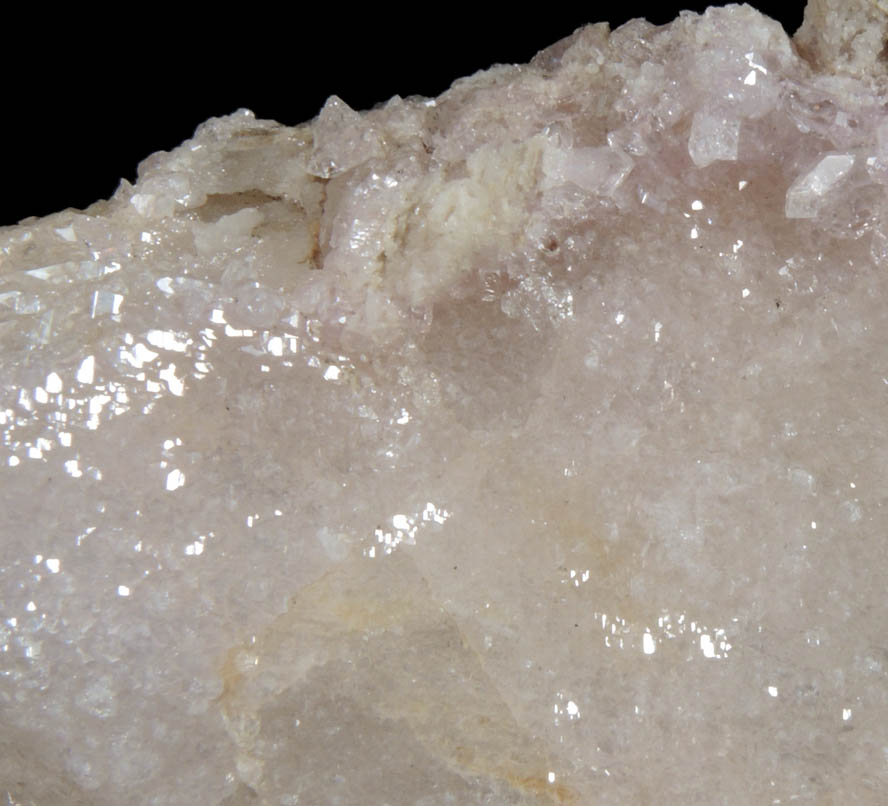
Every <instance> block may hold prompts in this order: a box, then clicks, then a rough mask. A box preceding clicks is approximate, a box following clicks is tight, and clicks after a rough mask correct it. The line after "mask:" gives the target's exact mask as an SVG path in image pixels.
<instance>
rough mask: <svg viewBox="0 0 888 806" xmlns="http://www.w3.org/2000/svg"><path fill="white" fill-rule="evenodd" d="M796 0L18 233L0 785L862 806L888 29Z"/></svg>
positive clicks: (886, 259)
mask: <svg viewBox="0 0 888 806" xmlns="http://www.w3.org/2000/svg"><path fill="white" fill-rule="evenodd" d="M809 12H810V14H809V20H808V23H806V27H805V28H803V29H802V32H801V34H800V36H799V38H797V42H796V45H798V47H796V46H795V45H794V44H793V43H792V42H791V40H790V39H789V38H788V37H787V35H786V34H785V32H784V31H783V30H782V29H781V28H780V26H779V25H777V24H776V23H774V22H773V21H771V20H769V19H767V18H765V17H763V16H762V15H760V14H758V13H757V12H755V11H754V10H752V9H751V8H749V7H748V6H732V7H728V8H723V9H710V10H709V11H708V12H707V13H706V14H704V15H693V14H685V15H683V16H681V17H680V18H679V19H678V20H676V21H675V22H674V23H673V24H671V25H669V26H664V27H661V28H656V27H654V26H652V25H650V24H648V23H646V22H643V21H634V22H631V23H629V24H627V25H626V26H624V27H622V28H620V29H618V30H617V31H614V32H610V31H609V30H608V29H607V27H606V26H604V25H593V26H589V27H586V28H583V29H581V30H579V31H577V32H576V33H575V34H574V35H573V36H571V37H569V38H568V39H566V40H564V41H562V42H559V43H557V44H556V45H553V46H552V47H551V48H549V49H547V50H545V51H543V52H541V53H540V54H539V55H538V56H537V57H536V58H535V59H534V60H533V61H532V62H531V64H529V65H527V66H500V67H496V68H493V69H492V70H490V71H487V72H485V73H479V74H478V75H475V76H473V77H471V78H467V79H463V80H460V81H457V82H456V83H455V84H454V85H453V87H452V88H451V89H450V90H448V91H447V92H445V93H444V94H443V95H442V96H441V97H439V98H437V99H435V100H426V99H406V100H405V99H401V98H394V99H392V100H391V101H389V102H388V103H385V104H383V105H381V106H379V107H378V108H376V109H374V110H371V111H369V112H366V113H358V112H356V111H354V110H352V109H350V108H349V107H348V106H347V105H346V103H345V102H344V101H342V100H340V99H338V98H335V97H334V98H331V99H330V100H329V101H328V102H327V104H326V105H325V106H324V108H323V110H322V111H321V113H320V115H319V117H318V118H317V119H316V120H315V121H313V122H312V123H310V124H306V125H302V126H298V127H295V128H288V127H285V126H281V125H279V124H277V123H273V122H268V121H260V120H256V119H255V118H254V116H253V115H252V114H251V113H249V112H247V111H240V112H238V113H236V114H234V115H231V116H229V117H225V118H218V119H214V120H210V121H208V122H207V123H206V124H204V125H203V126H201V127H200V128H199V129H198V131H197V132H196V134H195V136H194V138H193V139H192V140H190V141H188V142H186V143H184V144H183V145H182V146H180V147H179V148H177V149H176V150H174V151H173V152H171V153H159V154H155V155H154V156H152V157H150V158H149V159H148V160H146V161H145V162H144V163H143V164H142V165H141V167H140V172H139V180H138V182H137V183H136V185H135V186H131V185H129V184H128V183H123V184H122V185H121V187H120V189H119V190H118V192H117V193H116V195H115V196H114V198H112V199H111V200H110V201H108V202H99V203H97V204H96V205H94V206H93V207H92V208H90V209H89V210H87V211H85V212H77V211H67V212H63V213H59V214H57V215H54V216H50V217H48V218H46V219H43V220H40V221H36V220H35V221H29V222H24V223H22V224H21V225H19V226H17V227H9V228H6V229H3V230H0V348H2V349H0V429H2V431H0V433H2V447H0V460H2V465H0V478H2V481H0V485H2V486H0V490H2V492H0V497H2V503H0V510H2V512H3V513H4V516H3V519H2V523H3V527H2V540H0V724H2V725H3V729H2V731H0V798H2V797H3V796H5V797H6V798H7V799H8V800H9V802H10V803H28V804H30V803H36V804H43V803H84V804H87V803H89V804H111V803H121V802H129V801H134V800H138V801H139V802H145V803H152V804H156V805H157V806H160V805H161V804H180V803H206V804H213V803H226V804H239V803H248V802H261V803H269V804H272V803H273V804H281V806H293V805H294V804H303V803H342V804H363V803H369V802H373V803H392V804H401V803H404V804H407V803H410V804H422V806H435V805H436V804H445V803H465V804H469V803H477V804H482V803H485V804H489V803H496V804H538V803H570V804H581V803H590V802H595V803H601V804H607V803H614V804H624V803H654V802H668V803H691V802H702V801H704V800H705V801H706V802H710V801H712V800H717V801H719V802H725V803H740V802H756V803H758V802H761V803H783V802H788V801H790V800H793V799H802V800H810V801H812V802H825V800H828V799H831V798H832V799H834V800H836V802H838V801H841V802H852V801H854V802H877V801H878V797H877V793H879V792H882V793H884V791H886V787H888V718H886V717H888V687H886V685H885V675H886V674H888V652H886V650H885V649H884V641H883V624H884V601H883V599H884V596H883V591H884V587H885V578H886V572H888V567H886V565H885V563H884V561H883V560H882V552H881V545H882V542H883V536H882V533H881V530H880V523H881V522H882V521H883V511H882V507H883V505H884V501H885V500H886V494H885V492H884V491H883V490H882V489H881V484H882V480H883V478H884V476H885V468H886V462H888V439H886V436H885V428H884V426H883V420H884V411H885V404H886V397H888V351H886V349H885V347H884V338H883V334H884V332H885V331H886V328H888V282H886V279H885V275H884V272H885V268H886V265H888V195H886V190H888V119H886V115H885V112H884V109H885V105H886V100H888V99H886V93H885V85H884V82H885V77H884V71H883V68H882V66H881V63H877V62H876V61H875V55H876V54H875V49H876V46H877V45H878V43H879V41H881V40H879V39H878V37H876V38H874V37H873V36H872V26H874V25H881V26H882V29H880V30H883V29H884V25H885V24H884V13H883V12H882V11H880V10H879V8H878V4H872V3H869V2H865V1H864V0H861V2H859V3H848V4H837V3H836V2H833V0H818V1H817V2H815V3H812V6H811V8H810V9H809ZM855 14H856V15H857V16H856V17H855ZM818 15H819V16H818ZM879 15H882V16H879ZM855 20H856V23H855ZM855 24H856V26H857V27H855ZM883 33H884V30H883ZM257 797H258V800H256V798H257Z"/></svg>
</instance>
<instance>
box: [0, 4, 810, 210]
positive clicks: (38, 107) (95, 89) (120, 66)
mask: <svg viewBox="0 0 888 806" xmlns="http://www.w3.org/2000/svg"><path fill="white" fill-rule="evenodd" d="M717 4H720V3H717ZM115 5H116V6H117V7H118V8H121V9H122V8H126V9H127V15H126V20H125V21H124V19H123V18H122V17H121V18H120V19H115V18H114V14H115V13H120V14H122V13H123V12H122V11H121V12H114V11H111V12H104V13H102V12H98V11H95V12H87V13H86V16H84V11H83V9H82V8H81V9H77V10H76V11H71V12H64V11H62V12H58V11H48V10H47V12H46V14H45V15H42V14H41V12H40V11H39V10H35V11H34V12H33V13H29V14H25V15H22V16H21V18H10V20H9V21H8V24H7V26H6V30H5V31H3V34H2V37H3V39H4V40H5V45H4V44H2V43H0V68H2V71H3V72H2V75H3V79H2V85H0V86H2V88H3V89H4V90H5V92H4V93H3V94H4V96H5V100H4V105H3V107H2V109H0V115H2V121H3V128H2V130H3V142H2V145H3V149H2V157H0V170H2V176H0V198H2V201H0V208H2V209H0V225H2V224H12V223H15V222H16V221H18V220H20V219H22V218H25V217H26V216H32V215H38V216H41V215H46V214H47V213H51V212H54V211H56V210H61V209H64V208H66V207H78V208H82V207H86V206H87V205H89V204H90V203H91V202H93V201H95V200H97V199H99V198H107V197H109V196H110V195H111V194H112V193H113V192H114V190H115V188H116V187H117V185H118V183H119V181H120V179H121V178H126V179H129V180H130V181H133V180H134V179H135V176H136V166H137V165H138V163H139V162H140V161H141V160H142V159H144V158H145V157H146V156H148V155H149V154H150V153H152V152H154V151H158V150H162V149H163V150H168V149H170V148H172V147H174V146H176V145H178V144H179V143H180V142H182V141H183V140H184V139H186V138H188V137H190V136H191V134H192V133H193V131H194V129H195V127H196V126H197V125H198V124H199V123H200V122H202V121H203V120H205V119H206V118H208V117H211V116H215V115H224V114H228V113H230V112H233V111H234V110H236V109H238V108H239V107H247V108H249V109H252V110H253V111H254V112H255V113H256V115H257V117H261V118H271V119H274V120H278V121H280V122H282V123H285V124H288V125H293V124H296V123H299V122H302V121H304V120H307V119H309V118H312V117H314V116H315V115H316V114H317V113H318V111H319V109H320V107H321V106H322V105H323V103H324V100H325V99H326V98H327V97H328V96H329V95H331V94H334V93H335V94H337V95H339V96H340V97H341V98H342V99H343V100H344V101H345V102H346V103H348V104H349V105H350V106H352V107H354V108H356V109H366V108H368V107H371V106H373V105H374V104H376V103H379V102H381V101H385V100H387V99H388V98H390V97H391V96H392V95H395V94H398V95H401V96H408V95H426V96H435V95H438V94H439V93H441V92H442V91H443V90H445V89H446V88H447V87H448V86H449V85H450V83H451V82H452V81H453V80H454V79H456V78H459V77H460V76H464V75H469V74H471V73H474V72H475V71H477V70H481V69H485V68H487V67H489V66H490V65H491V64H494V63H522V62H526V61H528V60H529V59H530V58H531V57H532V56H533V55H534V54H535V53H536V52H537V51H539V50H541V49H542V48H544V47H546V46H548V45H550V44H552V43H554V42H556V41H557V40H559V39H561V38H562V37H565V36H567V35H569V34H570V33H572V32H573V31H574V30H575V29H576V28H578V27H579V26H581V25H583V24H585V23H587V22H600V21H607V22H609V23H610V24H611V26H612V27H616V26H617V25H620V24H622V23H623V22H625V21H627V20H629V19H632V18H633V17H646V18H647V19H649V20H651V21H652V22H655V23H657V24H662V23H666V22H669V21H670V20H672V19H673V18H674V17H675V16H676V14H677V13H678V11H679V10H681V9H683V8H689V9H691V10H694V11H702V10H703V9H705V7H706V6H707V5H709V4H708V3H706V2H693V1H692V0H684V2H678V3H676V2H671V1H670V0H667V1H666V2H662V3H658V4H651V3H642V2H637V0H625V2H621V3H595V2H592V3H584V4H577V5H581V8H579V9H578V10H573V9H572V8H564V7H562V6H561V4H551V7H550V8H547V7H546V5H545V4H543V5H538V4H534V8H535V11H534V12H519V11H517V10H516V9H517V6H513V5H511V4H510V6H509V7H508V8H507V10H506V11H505V12H500V11H497V10H495V9H493V10H491V9H490V8H489V7H484V6H481V5H480V4H478V5H477V6H476V7H475V8H474V9H470V10H468V11H466V10H462V11H460V10H457V9H456V8H455V6H453V5H448V4H440V5H438V4H431V5H425V6H423V7H420V6H413V7H412V8H413V9H414V10H413V11H404V10H391V11H389V10H384V9H379V8H373V7H370V6H365V7H364V10H363V11H358V12H355V11H352V10H349V9H348V8H347V7H345V6H340V5H338V4H336V6H335V7H334V5H333V4H330V6H331V7H330V9H329V11H325V10H324V9H323V8H314V9H313V10H312V11H311V12H310V13H309V14H308V15H307V16H306V17H302V16H301V15H300V11H299V8H300V7H301V6H302V4H293V5H288V6H285V9H284V10H283V11H281V12H276V11H275V12H270V11H268V10H267V9H266V8H265V4H256V8H255V10H254V11H252V13H251V10H250V7H249V5H237V6H235V8H236V9H238V10H237V11H230V12H226V11H222V10H221V5H216V6H215V7H214V10H213V11H208V12H207V14H208V16H207V17H205V18H201V17H199V16H198V14H197V13H196V11H195V10H194V9H193V8H191V7H189V8H187V9H185V8H184V7H183V8H181V9H178V10H176V9H173V10H166V11H163V10H160V9H158V8H156V7H151V6H144V5H141V4H126V5H125V6H124V5H123V4H120V5H118V4H115ZM756 5H757V7H758V8H760V9H761V10H762V11H763V12H765V13H767V14H769V15H770V16H772V17H774V18H775V19H778V20H780V22H782V23H783V25H784V27H785V28H786V29H787V31H789V32H790V33H792V32H793V31H795V29H796V28H798V26H799V25H800V24H801V21H802V12H803V5H804V3H803V0H794V2H785V3H776V2H767V3H766V2H760V3H757V4H756ZM244 9H246V12H245V11H244ZM420 12H421V13H420ZM42 16H45V19H42V18H41V17H42Z"/></svg>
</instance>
